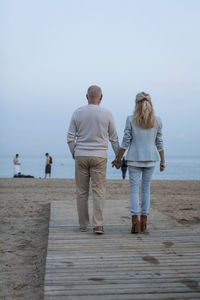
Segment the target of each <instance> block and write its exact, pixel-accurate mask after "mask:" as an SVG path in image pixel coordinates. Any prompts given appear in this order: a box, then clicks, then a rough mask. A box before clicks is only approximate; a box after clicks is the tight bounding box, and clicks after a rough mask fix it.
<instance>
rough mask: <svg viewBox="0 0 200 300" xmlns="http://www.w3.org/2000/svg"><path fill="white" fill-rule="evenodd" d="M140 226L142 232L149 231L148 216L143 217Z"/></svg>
mask: <svg viewBox="0 0 200 300" xmlns="http://www.w3.org/2000/svg"><path fill="white" fill-rule="evenodd" d="M140 226H141V227H140V229H141V232H145V231H146V229H147V216H143V215H141V218H140Z"/></svg>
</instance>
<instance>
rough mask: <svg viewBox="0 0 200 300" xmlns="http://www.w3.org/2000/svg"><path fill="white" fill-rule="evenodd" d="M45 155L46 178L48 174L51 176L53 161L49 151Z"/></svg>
mask: <svg viewBox="0 0 200 300" xmlns="http://www.w3.org/2000/svg"><path fill="white" fill-rule="evenodd" d="M45 156H46V165H45V177H44V178H47V175H49V178H51V163H50V156H49V153H46V154H45Z"/></svg>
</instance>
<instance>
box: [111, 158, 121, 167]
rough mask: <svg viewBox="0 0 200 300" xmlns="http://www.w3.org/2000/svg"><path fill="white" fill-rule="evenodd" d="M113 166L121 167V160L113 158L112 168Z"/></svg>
mask: <svg viewBox="0 0 200 300" xmlns="http://www.w3.org/2000/svg"><path fill="white" fill-rule="evenodd" d="M113 167H115V168H116V169H120V167H121V160H120V161H118V160H116V159H114V160H113V161H112V168H113Z"/></svg>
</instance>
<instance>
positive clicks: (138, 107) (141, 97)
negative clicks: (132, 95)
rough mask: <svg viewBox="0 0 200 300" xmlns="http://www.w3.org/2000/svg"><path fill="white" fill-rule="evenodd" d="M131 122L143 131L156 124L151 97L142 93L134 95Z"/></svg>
mask: <svg viewBox="0 0 200 300" xmlns="http://www.w3.org/2000/svg"><path fill="white" fill-rule="evenodd" d="M133 121H134V123H135V124H136V125H138V126H139V127H141V128H143V129H148V128H153V127H154V126H155V124H156V117H155V114H154V109H153V105H152V102H151V97H150V96H149V95H148V94H146V93H144V92H141V93H139V94H137V95H136V99H135V110H134V113H133Z"/></svg>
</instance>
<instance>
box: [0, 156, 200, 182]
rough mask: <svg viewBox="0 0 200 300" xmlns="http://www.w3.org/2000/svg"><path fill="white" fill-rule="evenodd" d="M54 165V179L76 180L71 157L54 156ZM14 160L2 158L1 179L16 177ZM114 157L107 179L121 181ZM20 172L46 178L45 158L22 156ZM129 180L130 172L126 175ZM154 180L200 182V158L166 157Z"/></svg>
mask: <svg viewBox="0 0 200 300" xmlns="http://www.w3.org/2000/svg"><path fill="white" fill-rule="evenodd" d="M52 157H53V164H52V171H51V172H52V176H51V177H52V178H74V177H75V166H74V165H75V164H74V160H73V159H72V157H71V155H66V156H64V155H54V154H52ZM13 158H14V157H12V156H10V155H2V156H0V178H12V177H13V175H14V165H13ZM112 160H113V155H112V156H111V155H108V163H107V176H106V177H107V179H121V178H122V174H121V170H116V169H115V168H112V166H111V162H112ZM19 161H20V163H21V166H20V171H21V174H24V175H32V176H34V177H35V178H44V170H45V157H44V156H38V155H35V156H31V155H29V156H27V155H26V156H20V157H19ZM126 179H128V171H127V174H126ZM153 180H200V156H166V169H165V171H163V172H160V170H159V162H157V163H156V168H155V171H154V174H153Z"/></svg>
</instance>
